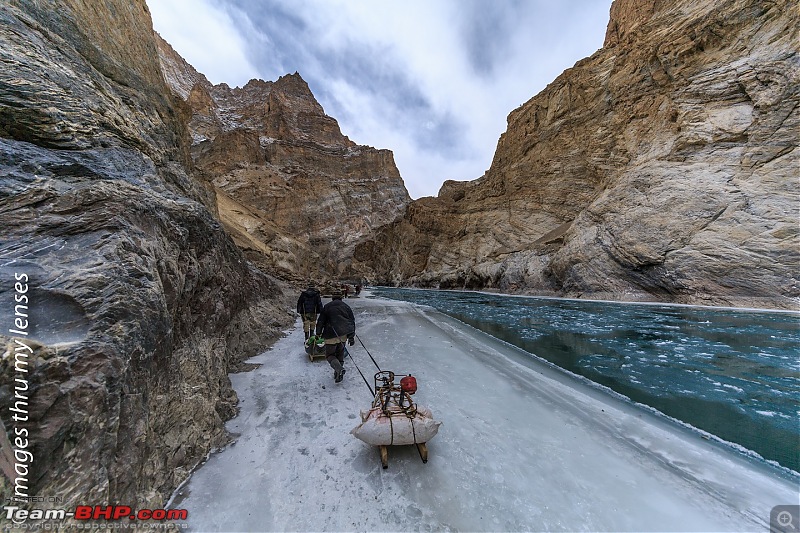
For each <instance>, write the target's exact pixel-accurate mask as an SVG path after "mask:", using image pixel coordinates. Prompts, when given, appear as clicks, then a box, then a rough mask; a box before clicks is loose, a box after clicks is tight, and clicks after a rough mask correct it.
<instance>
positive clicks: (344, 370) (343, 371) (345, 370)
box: [342, 368, 347, 377]
mask: <svg viewBox="0 0 800 533" xmlns="http://www.w3.org/2000/svg"><path fill="white" fill-rule="evenodd" d="M345 372H347V369H346V368H343V369H342V377H344V373H345Z"/></svg>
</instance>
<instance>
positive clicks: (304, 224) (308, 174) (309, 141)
mask: <svg viewBox="0 0 800 533" xmlns="http://www.w3.org/2000/svg"><path fill="white" fill-rule="evenodd" d="M158 44H159V55H160V60H161V68H162V70H163V72H164V76H165V78H166V80H167V82H168V83H169V85H170V87H171V89H172V91H173V93H174V94H175V95H176V96H177V97H179V98H181V99H182V100H184V101H185V102H186V103H187V104H188V106H189V107H190V108H191V112H192V118H191V121H190V122H189V129H190V131H191V134H192V137H193V142H192V146H191V154H192V158H193V160H194V162H195V164H196V165H197V167H198V169H199V172H200V175H201V176H202V177H203V178H204V179H205V180H206V182H207V183H208V184H209V185H210V187H211V188H212V189H213V191H214V193H215V195H216V199H217V205H218V208H219V217H220V219H221V220H222V222H223V224H224V225H225V228H226V229H227V230H228V231H229V232H230V233H231V235H232V236H233V238H234V240H235V241H236V243H237V244H238V245H239V246H240V247H241V248H242V249H243V250H244V251H245V253H246V254H247V257H248V258H249V259H251V260H253V261H254V262H256V263H258V264H259V265H260V266H262V267H263V268H264V269H266V270H267V271H270V272H274V273H276V274H278V275H280V276H282V277H285V278H288V279H298V280H301V279H302V278H305V277H309V276H311V277H315V278H318V279H319V278H327V277H331V276H332V277H336V276H348V275H353V276H357V275H358V272H355V271H353V270H352V269H351V268H350V259H351V257H352V254H353V248H354V246H355V245H356V243H357V242H359V241H361V240H363V239H364V238H365V237H367V236H369V235H371V234H372V232H373V231H374V230H375V229H377V228H379V227H381V226H383V225H385V224H387V223H389V222H393V221H394V220H395V219H397V218H399V217H400V216H401V215H402V213H403V211H404V210H405V207H406V205H407V204H408V203H409V202H410V201H411V199H410V198H409V196H408V192H407V191H406V188H405V184H404V183H403V180H402V178H401V177H400V173H399V172H398V170H397V167H396V166H395V163H394V156H393V154H392V152H391V151H389V150H378V149H375V148H372V147H369V146H359V145H356V144H355V143H354V142H352V141H351V140H350V139H348V138H347V137H346V136H344V135H342V133H341V131H340V130H339V124H338V123H337V122H336V120H335V119H333V118H331V117H329V116H327V115H326V114H325V112H324V111H323V109H322V106H320V104H319V103H318V102H317V100H316V99H315V98H314V95H313V94H312V93H311V90H310V89H309V87H308V85H307V84H306V82H305V80H303V78H302V77H301V76H300V75H299V74H297V73H294V74H289V75H286V76H283V77H281V78H279V79H278V80H277V81H274V82H272V81H262V80H251V81H250V82H249V83H247V84H246V85H245V86H244V87H241V88H239V87H237V88H234V89H231V88H230V87H229V86H228V85H226V84H224V83H223V84H219V85H211V83H210V82H209V81H208V80H207V79H206V78H205V76H203V75H202V74H200V73H198V72H197V71H196V70H195V69H194V68H193V67H192V66H191V65H189V64H188V63H187V62H186V61H185V60H184V59H183V58H182V57H181V56H180V55H178V54H177V52H175V50H174V49H173V48H172V47H171V46H170V45H169V44H168V43H167V42H165V41H164V40H163V39H160V38H158Z"/></svg>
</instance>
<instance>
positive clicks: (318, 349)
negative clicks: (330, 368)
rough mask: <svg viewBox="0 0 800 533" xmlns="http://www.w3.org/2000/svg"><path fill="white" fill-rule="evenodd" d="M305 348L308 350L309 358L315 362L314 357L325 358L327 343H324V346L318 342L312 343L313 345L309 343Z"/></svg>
mask: <svg viewBox="0 0 800 533" xmlns="http://www.w3.org/2000/svg"><path fill="white" fill-rule="evenodd" d="M305 350H306V354H307V355H308V360H309V361H311V362H312V363H313V362H314V359H318V358H322V359H325V345H324V344H323V345H322V346H320V345H318V344H311V346H309V345H308V344H306V345H305Z"/></svg>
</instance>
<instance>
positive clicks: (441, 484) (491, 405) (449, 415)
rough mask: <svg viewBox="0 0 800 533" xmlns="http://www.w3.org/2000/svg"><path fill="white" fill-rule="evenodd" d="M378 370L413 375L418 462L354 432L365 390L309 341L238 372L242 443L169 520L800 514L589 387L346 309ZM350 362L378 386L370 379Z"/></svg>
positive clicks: (588, 524)
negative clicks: (182, 516)
mask: <svg viewBox="0 0 800 533" xmlns="http://www.w3.org/2000/svg"><path fill="white" fill-rule="evenodd" d="M348 303H349V304H350V305H351V306H352V307H353V310H354V312H355V315H356V321H357V334H358V335H359V337H360V338H361V340H363V342H364V344H365V345H366V346H367V348H369V350H370V352H371V353H372V355H373V356H374V357H375V359H376V360H377V362H378V363H379V364H380V365H381V367H382V368H383V369H384V370H393V371H394V372H396V373H398V374H401V375H402V374H405V373H413V374H414V375H415V376H416V377H417V380H418V383H419V387H420V390H419V392H418V394H417V395H416V400H417V402H418V403H419V404H421V405H425V406H428V407H430V408H431V409H432V410H433V413H434V415H435V416H436V418H438V419H439V420H442V421H443V423H444V425H443V426H442V428H441V430H440V432H439V435H438V436H437V437H436V438H434V439H433V440H432V441H431V442H430V443H429V446H428V448H429V453H430V461H429V462H428V464H423V463H422V462H421V461H420V459H419V457H418V455H417V452H416V450H415V449H414V448H412V447H402V448H400V447H398V448H392V449H391V450H390V457H389V469H388V470H383V469H381V467H380V460H379V457H378V451H377V448H373V447H370V446H368V445H366V444H364V443H362V442H361V441H359V440H357V439H355V438H354V437H353V436H352V435H350V434H349V431H350V430H351V429H352V428H353V427H354V426H355V425H356V424H357V422H358V412H359V410H360V409H364V408H366V407H367V406H368V405H369V403H370V401H371V397H370V393H369V391H368V389H367V387H366V386H365V384H364V382H363V381H362V379H361V377H360V376H359V375H358V372H357V371H356V370H355V368H354V367H353V365H352V361H350V359H349V358H348V360H347V362H346V367H347V368H348V373H347V375H346V376H345V379H344V381H343V382H342V383H341V384H338V385H335V384H334V383H333V378H332V370H331V369H330V367H329V366H328V365H327V363H325V362H324V361H317V362H315V363H313V364H312V363H311V362H309V361H308V358H307V357H306V355H305V353H304V352H303V349H302V342H303V337H302V331H301V329H300V328H299V327H297V328H295V329H294V330H293V331H291V332H290V333H289V335H287V337H285V338H284V339H282V340H280V341H279V342H278V343H276V345H275V346H274V347H273V348H272V349H271V350H269V351H268V352H266V353H264V354H262V355H260V356H258V357H256V358H253V359H252V360H251V362H255V363H260V364H261V366H260V367H259V368H258V369H256V370H254V371H252V372H248V373H242V374H236V375H232V376H231V378H232V381H233V384H234V387H235V388H236V390H237V392H238V394H239V398H240V400H241V402H242V403H241V413H240V415H239V416H238V417H237V418H235V419H233V420H231V421H230V422H229V423H228V426H227V427H228V429H229V431H230V432H231V433H233V434H234V435H235V436H237V440H236V443H235V444H234V445H232V446H230V447H228V448H227V449H225V450H223V451H222V452H220V453H217V454H214V455H213V456H212V457H211V458H210V459H209V461H208V462H207V463H206V464H205V465H204V466H203V467H201V468H200V469H198V470H197V472H195V474H194V475H193V477H192V479H191V480H190V481H189V482H188V483H187V484H186V485H185V486H184V487H183V488H182V489H181V490H180V491H179V493H182V494H179V495H178V496H177V498H176V499H175V501H174V502H173V507H176V508H185V509H188V511H189V521H188V523H189V525H190V527H191V529H192V530H195V531H286V530H291V531H351V530H382V531H386V530H392V531H398V530H404V531H405V530H447V529H450V530H461V531H465V530H466V531H523V530H524V531H531V530H533V531H542V530H549V531H553V530H556V531H557V530H570V531H574V530H592V531H609V530H610V531H628V530H631V531H632V530H640V531H654V530H658V531H751V530H765V529H768V520H769V513H770V509H771V508H772V507H773V506H775V505H779V504H796V503H797V499H798V493H797V480H796V479H795V480H793V479H786V478H783V477H781V476H779V475H778V474H777V473H776V471H775V470H773V469H771V468H769V467H767V466H766V465H761V464H757V463H755V462H753V461H750V460H748V459H746V458H744V457H741V456H739V455H738V454H736V453H733V452H731V451H730V450H727V449H725V448H724V447H721V446H719V445H717V444H715V443H713V442H709V441H707V440H704V439H703V438H701V436H700V435H699V434H696V433H694V432H691V431H689V430H686V429H684V428H681V427H679V426H677V425H676V424H673V423H672V422H670V421H668V420H665V419H663V418H661V417H658V416H656V415H654V414H652V413H650V412H648V411H645V410H643V409H641V408H639V407H636V406H634V405H631V404H629V403H628V402H625V401H624V400H620V399H618V398H616V397H613V396H611V395H610V394H607V393H606V392H604V391H601V390H597V389H595V388H592V387H590V386H588V385H586V384H585V383H583V382H581V381H579V380H578V379H575V378H573V377H571V376H569V375H567V374H565V373H564V372H562V371H560V370H558V369H555V368H553V367H552V366H550V365H548V364H546V363H541V362H538V361H535V360H531V359H530V358H529V357H526V356H523V355H522V354H521V353H520V352H518V351H517V349H515V348H513V347H510V346H509V345H507V344H505V343H503V342H500V341H497V340H495V339H494V338H492V337H490V336H488V335H485V334H483V333H480V332H478V331H476V330H473V329H472V328H469V327H466V326H464V325H463V324H461V323H460V322H457V321H455V320H453V319H450V318H448V317H446V316H444V315H441V314H439V313H436V312H433V311H428V310H423V309H421V308H419V307H415V306H412V305H410V304H407V303H403V302H397V301H389V300H371V299H365V298H361V299H354V300H353V299H351V300H348ZM350 351H351V353H352V355H353V357H354V358H355V360H356V362H357V363H358V365H359V367H360V368H361V369H362V371H364V373H365V375H367V376H368V378H370V377H371V375H372V373H373V372H374V366H373V364H372V362H371V361H370V360H369V357H368V356H367V354H366V352H365V351H364V349H363V348H362V347H361V346H360V345H358V344H356V346H354V347H352V348H350Z"/></svg>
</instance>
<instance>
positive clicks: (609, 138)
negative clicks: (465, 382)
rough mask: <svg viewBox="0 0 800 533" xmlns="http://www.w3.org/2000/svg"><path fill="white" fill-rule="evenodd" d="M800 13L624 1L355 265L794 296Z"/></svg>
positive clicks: (645, 295)
mask: <svg viewBox="0 0 800 533" xmlns="http://www.w3.org/2000/svg"><path fill="white" fill-rule="evenodd" d="M799 23H800V15H799V14H798V10H797V9H795V7H793V6H792V5H791V4H790V2H788V1H770V2H763V1H759V0H722V1H716V0H715V1H711V0H702V1H695V0H691V1H689V0H682V1H677V2H660V1H656V0H616V1H615V2H614V4H613V6H612V8H611V20H610V22H609V24H608V32H607V36H606V41H605V44H604V46H603V48H602V49H600V50H599V51H598V52H596V53H595V54H594V55H592V56H591V57H589V58H586V59H584V60H581V61H579V62H578V63H577V64H576V65H575V66H574V67H573V68H571V69H568V70H567V71H565V72H564V73H563V74H562V75H560V76H559V77H558V78H557V79H556V80H555V81H553V82H552V83H551V84H550V85H549V86H548V87H547V88H546V89H545V90H543V91H542V92H541V93H539V94H538V95H536V96H535V97H534V98H532V99H531V100H529V101H528V102H526V103H525V104H524V105H522V106H521V107H519V108H518V109H516V110H514V111H513V112H512V113H511V114H510V115H509V116H508V129H507V131H506V132H505V133H504V134H503V135H502V136H501V138H500V140H499V142H498V146H497V151H496V153H495V156H494V160H493V162H492V165H491V168H490V169H489V171H488V172H487V173H486V174H485V175H484V176H483V177H481V178H480V179H478V180H475V181H473V182H467V183H456V182H448V183H445V185H444V186H443V187H442V189H441V191H440V192H439V194H438V197H436V198H423V199H421V200H418V201H415V202H414V203H412V204H411V205H410V206H409V207H408V209H407V212H406V214H405V216H404V218H403V219H402V220H401V221H399V222H398V223H396V224H394V225H392V226H391V227H389V228H387V229H385V230H383V231H381V232H380V233H379V234H378V235H377V236H376V238H374V239H371V240H369V241H367V242H365V243H363V244H361V245H360V246H359V247H358V248H357V249H356V251H355V257H356V260H357V261H359V262H360V263H359V264H360V266H361V267H362V268H364V269H369V268H373V269H374V275H375V277H376V279H378V280H379V281H383V282H387V283H399V284H413V285H422V286H438V287H443V288H461V287H467V288H484V287H491V288H496V289H500V290H505V291H519V292H527V293H535V294H556V295H566V296H579V297H594V298H598V297H599V298H613V299H625V300H660V301H672V302H684V303H698V304H722V305H739V306H741V305H743V306H751V305H755V306H766V307H783V308H796V307H797V305H798V302H799V301H800V300H799V297H800V286H798V282H797V265H798V264H800V246H799V245H800V238H799V237H798V233H799V232H798V222H797V221H798V203H797V198H798V192H800V187H799V182H798V168H800V153H799V152H798V149H797V144H798V131H800V109H799V108H798V103H800V64H799V63H798V47H797V43H798V35H797V31H798V27H800V25H799Z"/></svg>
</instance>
